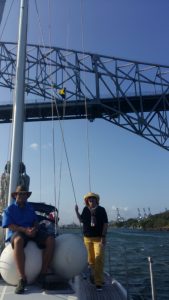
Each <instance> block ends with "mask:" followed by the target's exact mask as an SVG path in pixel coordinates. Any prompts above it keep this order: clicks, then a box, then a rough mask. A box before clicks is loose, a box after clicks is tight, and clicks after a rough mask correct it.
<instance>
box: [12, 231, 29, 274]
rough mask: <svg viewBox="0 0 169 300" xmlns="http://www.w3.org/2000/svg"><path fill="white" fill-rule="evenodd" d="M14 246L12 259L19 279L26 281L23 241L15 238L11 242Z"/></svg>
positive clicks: (20, 238)
mask: <svg viewBox="0 0 169 300" xmlns="http://www.w3.org/2000/svg"><path fill="white" fill-rule="evenodd" d="M13 245H14V259H15V262H16V266H17V269H18V272H19V275H20V277H21V278H23V279H26V275H25V253H24V241H23V239H22V237H20V236H17V237H15V239H14V241H13Z"/></svg>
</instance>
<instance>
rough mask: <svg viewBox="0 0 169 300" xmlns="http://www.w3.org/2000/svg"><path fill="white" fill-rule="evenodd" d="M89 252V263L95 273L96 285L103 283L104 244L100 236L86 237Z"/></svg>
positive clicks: (85, 241)
mask: <svg viewBox="0 0 169 300" xmlns="http://www.w3.org/2000/svg"><path fill="white" fill-rule="evenodd" d="M84 243H85V246H86V249H87V253H88V263H89V265H90V267H91V271H92V272H93V275H94V281H95V284H96V285H102V284H103V281H104V280H103V267H104V246H103V245H102V244H101V238H100V237H84Z"/></svg>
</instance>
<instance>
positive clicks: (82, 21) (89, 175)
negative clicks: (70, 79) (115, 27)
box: [80, 0, 91, 192]
mask: <svg viewBox="0 0 169 300" xmlns="http://www.w3.org/2000/svg"><path fill="white" fill-rule="evenodd" d="M80 4H81V6H80V7H81V33H82V36H81V37H82V52H83V60H84V57H85V49H84V14H83V12H84V6H83V4H84V3H83V0H81V1H80ZM84 83H86V73H85V71H84ZM85 91H86V84H85ZM84 94H85V114H86V143H87V161H88V180H89V182H88V184H89V191H90V192H91V163H90V143H89V121H88V109H87V101H86V93H84Z"/></svg>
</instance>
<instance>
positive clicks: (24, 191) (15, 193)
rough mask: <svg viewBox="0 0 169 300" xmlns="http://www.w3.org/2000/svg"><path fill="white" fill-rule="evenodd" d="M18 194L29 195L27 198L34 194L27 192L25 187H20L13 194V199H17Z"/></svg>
mask: <svg viewBox="0 0 169 300" xmlns="http://www.w3.org/2000/svg"><path fill="white" fill-rule="evenodd" d="M18 193H22V194H27V198H29V197H30V195H31V194H32V192H28V191H27V190H26V188H25V186H24V185H18V186H17V187H16V191H15V192H13V193H11V197H12V198H14V199H15V198H16V196H17V194H18Z"/></svg>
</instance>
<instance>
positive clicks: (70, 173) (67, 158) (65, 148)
mask: <svg viewBox="0 0 169 300" xmlns="http://www.w3.org/2000/svg"><path fill="white" fill-rule="evenodd" d="M35 7H36V12H37V15H38V23H39V26H40V32H41V38H42V43H43V46H44V47H45V43H44V38H43V32H42V26H41V22H40V17H39V12H38V6H37V1H36V0H35ZM44 59H45V57H44ZM49 80H50V82H51V87H52V88H53V92H54V84H53V81H52V79H51V77H50V76H49ZM56 100H57V98H56V96H54V102H55V107H56V112H57V118H58V121H59V126H60V130H61V136H62V141H63V146H64V151H65V155H66V161H67V165H68V170H69V176H70V180H71V185H72V190H73V196H74V201H75V203H76V204H77V200H76V193H75V187H74V182H73V176H72V172H71V168H70V163H69V157H68V152H67V147H66V142H65V138H64V131H63V126H62V124H61V118H60V115H59V110H58V106H57V101H56Z"/></svg>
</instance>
